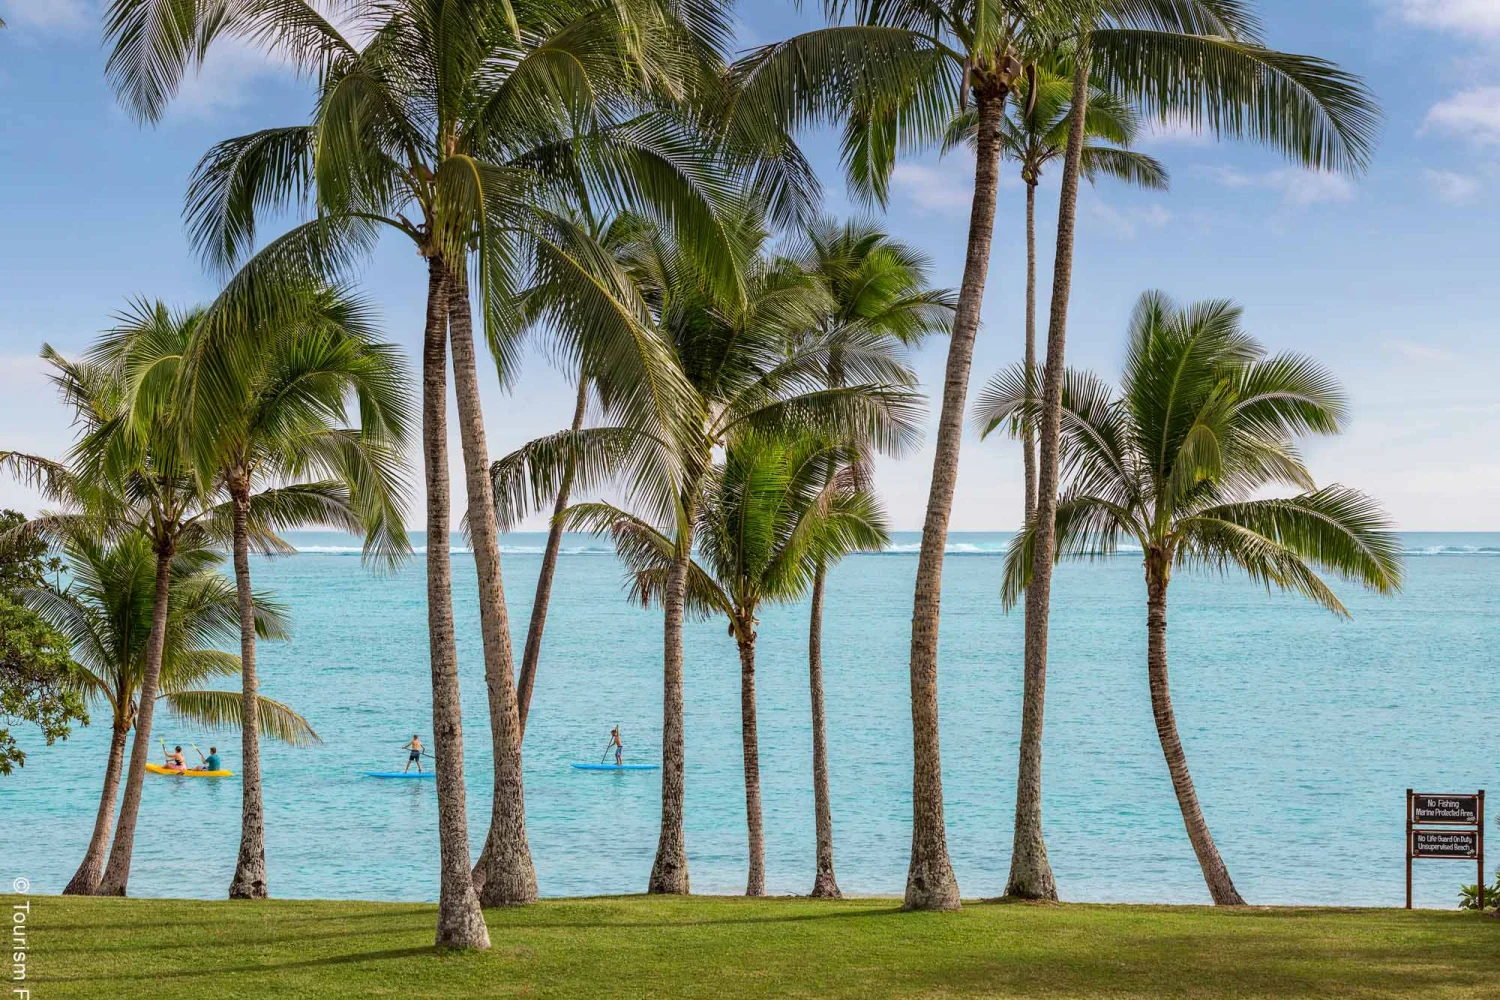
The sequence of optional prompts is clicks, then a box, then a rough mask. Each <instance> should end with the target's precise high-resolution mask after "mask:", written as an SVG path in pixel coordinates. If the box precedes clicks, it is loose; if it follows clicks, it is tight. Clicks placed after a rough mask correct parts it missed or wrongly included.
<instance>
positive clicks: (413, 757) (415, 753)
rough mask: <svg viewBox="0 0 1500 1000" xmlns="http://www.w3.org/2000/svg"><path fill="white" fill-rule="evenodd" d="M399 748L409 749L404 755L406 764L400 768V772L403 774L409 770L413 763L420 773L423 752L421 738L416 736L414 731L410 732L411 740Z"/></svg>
mask: <svg viewBox="0 0 1500 1000" xmlns="http://www.w3.org/2000/svg"><path fill="white" fill-rule="evenodd" d="M401 749H403V750H407V751H409V753H407V755H406V766H405V767H403V768H402V769H401V773H402V774H405V773H406V772H407V771H410V770H411V766H412V765H413V764H415V765H417V773H418V774H421V773H422V754H423V752H424V751H423V749H422V740H421V739H420V738H419V737H418V736H417V734H416V733H412V734H411V742H410V743H408V744H406V745H405V746H403V747H402V748H401Z"/></svg>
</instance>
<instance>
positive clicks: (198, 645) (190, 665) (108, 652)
mask: <svg viewBox="0 0 1500 1000" xmlns="http://www.w3.org/2000/svg"><path fill="white" fill-rule="evenodd" d="M65 537H66V540H65V542H64V545H63V549H64V551H65V552H66V554H67V556H68V576H69V585H68V587H67V589H65V590H61V591H58V590H53V589H50V588H42V587H32V588H29V589H27V590H26V591H25V592H24V593H23V595H22V596H23V599H24V600H25V602H26V604H27V605H28V606H30V607H31V608H32V609H33V610H35V611H36V612H37V613H38V614H40V615H41V617H42V618H43V619H44V620H45V621H47V622H48V623H49V624H51V625H52V626H53V627H54V628H56V629H57V630H58V631H60V632H61V633H63V634H64V635H65V636H66V637H67V639H68V642H69V644H70V646H71V648H72V651H73V658H74V660H75V661H76V662H77V663H78V664H79V667H80V671H81V674H80V682H81V687H82V689H83V691H84V692H85V693H86V695H87V696H89V697H90V698H94V699H99V700H102V701H103V702H104V703H105V704H106V705H107V706H108V708H109V713H110V721H111V727H110V734H111V735H110V744H109V756H108V758H107V760H106V762H105V768H104V787H103V790H102V792H101V794H100V796H99V811H98V814H97V816H96V817H95V819H94V832H93V835H92V836H91V837H90V838H89V846H88V850H87V851H86V852H85V854H84V857H83V861H82V862H81V863H80V864H79V866H78V870H77V872H76V873H74V875H73V877H72V879H70V880H69V882H68V884H67V887H66V888H64V889H63V894H64V895H92V894H93V892H94V890H95V888H96V887H97V886H98V883H99V877H100V875H101V873H102V870H103V867H104V856H105V851H106V850H107V849H108V848H109V840H110V832H111V830H112V829H113V827H114V809H115V801H116V799H117V798H118V794H119V787H120V773H121V771H122V769H123V767H124V762H125V744H126V741H127V740H128V738H129V735H130V730H131V727H132V726H133V725H134V724H135V718H136V712H137V698H138V695H139V692H140V685H141V679H142V673H143V667H144V662H145V652H146V641H147V638H148V637H149V636H150V634H151V622H152V577H153V571H154V564H155V555H154V553H153V551H152V547H151V542H150V540H149V539H148V538H147V537H146V536H145V535H143V534H140V533H139V532H135V533H131V534H127V535H125V536H123V537H121V538H120V539H118V540H116V541H109V540H106V539H104V538H102V537H98V536H96V535H94V534H93V533H91V532H88V531H78V530H74V531H69V532H68V533H67V534H66V536H65ZM219 560H220V555H219V553H218V552H215V551H213V550H211V549H189V550H186V551H181V550H180V551H179V552H178V553H177V555H176V557H175V558H174V560H173V566H172V582H171V585H170V586H171V610H170V612H169V614H168V618H167V633H166V634H167V638H166V644H165V648H164V650H163V652H162V666H161V679H160V688H159V690H160V692H161V693H160V694H159V695H158V699H159V700H161V701H164V702H165V703H166V705H167V708H168V709H170V710H171V711H172V712H173V714H175V715H178V716H181V717H183V718H186V719H190V720H193V721H196V722H199V723H204V724H211V725H219V724H224V723H229V724H233V725H243V724H244V716H243V709H242V705H241V701H240V698H239V695H238V694H237V693H236V692H232V691H205V690H200V689H198V688H197V687H196V685H198V684H199V683H201V682H202V681H204V680H206V679H207V678H209V677H217V676H232V675H234V674H236V673H238V672H239V669H240V664H239V660H238V658H237V657H235V656H234V655H232V654H230V653H225V652H223V651H221V650H220V649H218V648H217V647H218V646H219V645H221V644H223V643H226V642H229V641H232V640H233V639H234V638H236V637H237V635H238V629H237V624H238V622H237V612H238V604H239V601H238V598H237V595H236V593H235V591H234V589H233V588H231V587H230V586H229V582H228V581H227V580H225V579H224V577H223V576H221V575H220V574H219V573H218V572H216V571H215V570H214V569H213V567H214V566H216V565H217V563H218V562H219ZM285 619H286V612H285V609H283V608H282V607H281V606H280V605H278V604H276V603H275V602H274V601H272V600H271V599H270V598H269V597H268V596H267V595H265V594H258V595H256V604H255V627H256V630H257V632H258V633H259V634H260V636H261V637H262V638H267V639H280V638H284V637H285V636H286V620H285ZM257 709H259V711H258V712H257V717H256V724H257V725H258V726H259V727H260V729H261V731H262V732H263V733H264V734H265V735H267V736H269V737H272V738H274V739H280V740H283V741H285V742H288V743H292V744H294V745H296V744H303V743H309V742H316V741H317V739H318V737H317V734H316V733H314V732H313V731H312V728H311V727H310V726H308V724H307V721H306V720H305V719H303V718H302V717H301V716H300V715H298V714H297V713H296V712H294V711H292V710H291V709H290V708H288V707H287V706H285V705H283V704H281V703H280V702H276V701H272V700H271V699H269V698H264V697H260V698H258V701H257Z"/></svg>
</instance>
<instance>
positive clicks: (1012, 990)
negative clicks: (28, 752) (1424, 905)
mask: <svg viewBox="0 0 1500 1000" xmlns="http://www.w3.org/2000/svg"><path fill="white" fill-rule="evenodd" d="M27 898H29V900H30V904H31V910H30V912H29V914H28V917H27V920H26V922H25V928H26V935H27V939H26V952H27V955H26V967H27V980H26V983H25V985H26V986H28V987H29V988H30V989H31V990H32V997H34V998H35V1000H54V998H75V997H121V996H151V997H153V998H162V1000H171V998H178V997H181V998H193V1000H199V998H208V997H212V998H215V1000H219V998H222V1000H236V998H241V997H245V998H249V997H256V998H261V997H286V998H293V997H295V998H299V1000H307V998H322V997H348V996H361V997H429V996H430V997H437V996H452V997H581V996H592V995H603V996H608V997H610V998H612V1000H614V998H628V997H705V998H713V1000H734V998H739V997H764V996H784V997H813V996H817V997H851V998H854V997H858V998H863V997H908V996H909V997H981V996H983V997H1054V998H1063V997H1067V998H1074V997H1077V998H1093V997H1101V998H1102V997H1109V998H1135V997H1141V998H1148V997H1149V998H1155V997H1235V998H1247V997H1267V998H1269V997H1277V998H1282V997H1408V996H1409V997H1418V996H1420V997H1425V998H1446V997H1486V996H1489V997H1496V996H1500V920H1494V919H1489V918H1486V917H1481V916H1478V915H1476V914H1469V913H1461V912H1457V911H1435V910H1416V911H1405V910H1385V909H1312V908H1274V907H1272V908H1266V907H1249V908H1244V909H1233V910H1223V909H1220V910H1215V909H1213V908H1211V907H1188V906H1130V905H1091V904H1063V905H1006V904H998V903H978V902H975V903H970V904H967V905H966V906H965V908H964V909H963V910H962V911H961V912H959V913H951V914H940V913H905V912H902V911H901V909H900V905H899V901H896V900H889V899H849V900H842V901H821V900H810V899H798V898H775V899H761V900H749V899H742V898H736V897H707V896H703V897H688V898H663V897H644V896H615V897H598V898H587V899H566V900H548V901H545V902H542V903H538V904H535V905H533V906H528V907H523V908H517V909H495V910H489V911H486V919H487V921H488V923H489V927H490V934H491V938H492V940H493V941H494V948H493V949H492V950H491V951H488V952H481V953H451V952H440V951H437V950H435V949H434V948H433V947H432V939H433V928H434V921H435V919H436V907H435V906H434V905H432V904H422V903H373V902H352V901H328V900H270V901H265V902H256V903H246V902H228V901H212V902H210V901H201V900H176V899H171V900H168V899H87V898H83V899H80V898H75V897H57V896H31V897H27ZM21 902H22V897H18V896H5V897H3V905H4V906H5V909H6V910H7V911H8V912H13V910H14V907H15V906H16V905H17V904H19V903H21ZM18 985H22V984H20V983H16V982H9V983H7V986H8V987H10V988H14V987H16V986H18Z"/></svg>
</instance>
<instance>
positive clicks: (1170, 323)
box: [976, 292, 1401, 905]
mask: <svg viewBox="0 0 1500 1000" xmlns="http://www.w3.org/2000/svg"><path fill="white" fill-rule="evenodd" d="M1240 319H1241V313H1240V310H1239V309H1238V308H1237V307H1235V306H1234V305H1232V304H1231V303H1229V302H1224V301H1213V302H1201V303H1197V304H1195V305H1192V306H1189V307H1187V308H1178V307H1177V306H1176V305H1175V304H1174V303H1173V302H1172V301H1171V300H1170V299H1169V298H1167V297H1166V296H1165V295H1163V294H1162V293H1160V292H1148V293H1147V294H1146V295H1144V296H1142V298H1141V300H1140V302H1139V303H1138V304H1137V306H1136V308H1135V313H1134V315H1133V316H1132V317H1131V321H1130V333H1129V345H1128V348H1127V354H1126V361H1125V371H1124V375H1123V378H1122V380H1121V389H1120V392H1119V394H1118V395H1115V394H1114V393H1113V392H1112V391H1111V389H1110V387H1109V386H1108V385H1106V384H1105V383H1103V382H1102V381H1100V380H1099V379H1097V378H1095V377H1093V376H1091V375H1087V374H1082V373H1077V372H1073V373H1070V374H1069V375H1068V377H1067V379H1066V380H1065V383H1064V385H1063V389H1062V400H1063V402H1062V463H1063V466H1064V467H1065V468H1066V469H1067V472H1068V476H1067V485H1066V489H1065V490H1064V492H1063V494H1062V496H1061V497H1060V498H1059V500H1058V506H1057V520H1056V523H1057V529H1056V530H1057V553H1058V558H1067V557H1071V558H1097V557H1102V556H1111V555H1113V554H1114V553H1115V552H1116V551H1117V549H1118V546H1119V543H1120V541H1121V539H1122V538H1124V539H1130V540H1131V541H1133V542H1135V543H1137V544H1139V545H1140V547H1141V550H1142V551H1143V553H1144V558H1143V563H1144V566H1145V576H1146V634H1147V654H1146V669H1147V677H1148V679H1149V683H1150V690H1151V707H1152V711H1153V714H1154V716H1155V719H1156V731H1157V736H1158V737H1159V738H1160V740H1161V746H1162V752H1163V754H1165V756H1166V762H1167V770H1168V772H1169V773H1170V775H1171V778H1172V788H1173V790H1174V791H1175V792H1176V793H1177V803H1178V805H1179V806H1180V807H1181V810H1182V819H1183V823H1184V825H1185V826H1186V827H1187V835H1188V839H1189V840H1190V841H1191V842H1192V845H1193V850H1194V852H1195V853H1196V854H1197V856H1198V863H1199V865H1200V866H1201V867H1202V869H1203V877H1204V879H1205V881H1206V882H1207V883H1208V889H1209V892H1210V894H1211V895H1212V896H1213V900H1214V902H1215V903H1217V904H1221V905H1222V904H1241V903H1243V902H1244V900H1243V899H1242V898H1241V897H1240V894H1239V892H1238V891H1236V889H1235V887H1234V883H1233V882H1232V881H1231V880H1230V877H1229V871H1228V869H1227V868H1226V867H1225V865H1224V862H1223V859H1222V858H1220V856H1219V851H1218V848H1216V847H1215V846H1214V841H1213V837H1212V836H1211V835H1210V833H1209V830H1208V824H1207V823H1206V822H1205V820H1204V818H1203V811H1202V809H1201V808H1200V807H1199V804H1198V796H1197V793H1196V792H1195V791H1194V789H1193V781H1192V777H1191V776H1190V775H1189V773H1188V767H1187V759H1186V756H1185V754H1184V752H1183V748H1182V741H1181V739H1180V738H1179V736H1178V733H1177V723H1176V719H1175V717H1174V716H1173V713H1172V698H1171V694H1170V692H1169V691H1168V688H1167V587H1168V584H1169V583H1170V582H1171V578H1172V573H1173V571H1174V570H1176V569H1188V570H1192V569H1207V570H1214V571H1224V570H1227V569H1229V568H1231V567H1235V568H1238V569H1240V570H1243V571H1244V572H1245V573H1247V574H1249V576H1250V577H1251V579H1253V580H1255V581H1257V582H1259V583H1264V584H1265V585H1266V586H1267V587H1273V586H1274V587H1277V588H1279V589H1282V590H1289V591H1293V592H1295V593H1299V594H1302V595H1303V596H1305V597H1307V598H1309V599H1310V600H1313V601H1315V602H1317V603H1318V604H1321V605H1322V606H1324V607H1326V608H1328V609H1329V610H1330V611H1332V612H1334V613H1335V614H1339V615H1345V616H1347V614H1348V612H1347V611H1346V610H1345V608H1344V605H1343V604H1342V603H1341V602H1340V600H1339V598H1338V596H1337V595H1336V594H1334V592H1333V591H1332V590H1331V589H1329V587H1328V585H1327V584H1326V583H1324V582H1323V580H1322V579H1321V578H1320V577H1319V576H1318V574H1317V572H1316V571H1315V569H1314V567H1322V568H1323V569H1325V570H1327V571H1330V572H1333V573H1336V574H1338V575H1339V576H1341V577H1344V578H1345V579H1349V580H1354V581H1357V582H1359V583H1361V584H1363V585H1364V586H1366V587H1368V588H1370V589H1371V590H1375V591H1377V592H1380V593H1392V592H1394V591H1395V590H1397V589H1398V588H1399V587H1400V584H1401V564H1400V546H1399V542H1398V541H1397V539H1396V536H1395V535H1394V534H1393V533H1392V532H1391V530H1390V522H1389V520H1388V519H1387V518H1386V516H1385V515H1384V514H1383V513H1382V512H1381V510H1380V508H1379V506H1378V505H1377V504H1376V502H1375V501H1373V500H1371V499H1370V498H1369V497H1366V496H1365V495H1363V494H1361V493H1359V492H1358V491H1356V490H1353V489H1349V488H1347V487H1344V486H1338V485H1332V486H1325V487H1323V488H1322V489H1319V488H1317V486H1316V484H1315V483H1314V481H1313V478H1312V475H1311V473H1310V472H1309V471H1308V470H1307V467H1306V466H1305V465H1304V464H1303V461H1302V458H1301V456H1300V455H1299V454H1298V452H1297V449H1296V446H1295V444H1294V439H1295V438H1296V437H1297V436H1298V435H1301V434H1334V433H1337V432H1338V431H1339V430H1340V429H1341V427H1342V426H1343V423H1344V420H1345V416H1346V413H1345V403H1344V398H1343V395H1342V393H1341V391H1340V389H1339V387H1338V384H1337V382H1336V381H1335V380H1334V378H1333V376H1332V375H1330V374H1329V373H1328V372H1327V371H1325V370H1324V369H1323V368H1321V367H1320V366H1319V365H1317V364H1316V363H1315V362H1313V361H1311V360H1310V359H1308V358H1305V357H1302V356H1300V355H1295V354H1282V355H1276V356H1272V357H1267V356H1266V352H1265V349H1264V348H1263V347H1261V345H1260V344H1259V343H1257V342H1256V341H1255V340H1254V339H1253V338H1252V337H1250V336H1249V335H1248V334H1246V333H1245V332H1244V330H1243V329H1242V327H1241V323H1240ZM1036 408H1037V404H1036V402H1035V400H1034V397H1031V394H1030V393H1028V392H1027V386H1026V380H1025V377H1024V374H1023V373H1022V372H1020V371H1019V370H1018V369H1011V370H1010V371H1007V372H1002V373H1001V374H1000V375H998V376H996V378H995V379H994V380H992V381H991V383H990V384H989V385H988V386H987V388H986V389H985V392H984V393H983V394H982V396H981V398H980V399H979V401H978V404H977V406H976V411H977V416H978V419H979V421H980V423H981V426H982V427H983V428H984V429H985V430H986V431H989V430H993V429H994V428H997V427H1000V426H1013V424H1014V421H1015V420H1016V419H1017V418H1018V417H1019V418H1021V419H1029V418H1030V415H1029V414H1027V413H1026V412H1025V411H1027V410H1031V411H1034V410H1035V409H1036ZM1277 486H1283V487H1286V486H1289V487H1292V488H1293V489H1297V490H1301V491H1302V492H1300V493H1298V494H1296V495H1294V496H1291V497H1277V498H1272V499H1260V498H1258V494H1260V493H1262V491H1264V490H1265V489H1267V488H1270V487H1277ZM1040 516H1041V515H1040V514H1039V515H1038V518H1039V517H1040ZM1039 534H1040V530H1039V527H1038V524H1037V520H1036V519H1033V521H1032V522H1031V523H1028V524H1027V526H1026V530H1025V531H1024V532H1022V533H1021V534H1020V535H1018V536H1017V538H1016V539H1015V540H1014V541H1013V542H1012V544H1011V548H1010V552H1009V553H1008V555H1007V558H1006V563H1005V586H1004V591H1003V598H1004V601H1005V604H1006V606H1007V607H1009V606H1011V605H1013V604H1014V603H1015V602H1016V601H1017V600H1018V599H1019V598H1020V595H1021V593H1022V591H1023V590H1025V589H1026V588H1027V587H1028V586H1029V585H1030V584H1031V579H1030V575H1031V572H1032V566H1033V557H1034V551H1035V546H1036V544H1037V538H1038V535H1039Z"/></svg>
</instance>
